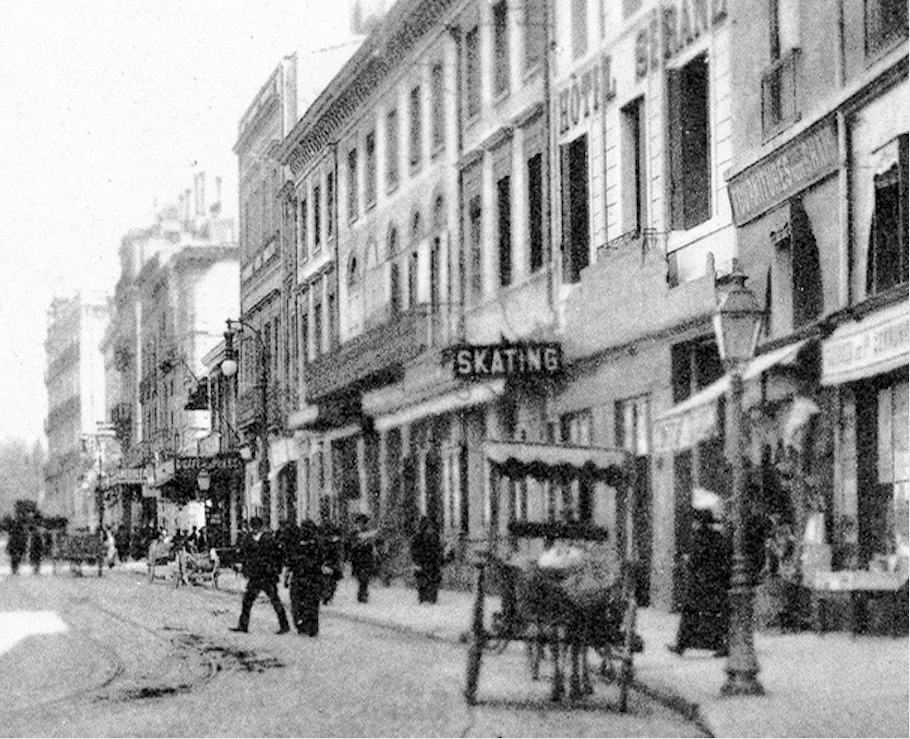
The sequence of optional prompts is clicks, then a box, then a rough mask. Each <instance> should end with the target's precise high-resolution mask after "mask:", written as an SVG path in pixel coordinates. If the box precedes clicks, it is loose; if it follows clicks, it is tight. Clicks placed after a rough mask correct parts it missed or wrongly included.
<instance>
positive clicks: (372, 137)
mask: <svg viewBox="0 0 910 739" xmlns="http://www.w3.org/2000/svg"><path fill="white" fill-rule="evenodd" d="M365 145H366V150H367V173H366V180H367V181H366V185H365V192H364V199H365V200H366V204H367V207H369V206H371V205H373V204H374V203H375V202H376V132H375V131H370V132H369V133H368V134H367V135H366V144H365Z"/></svg>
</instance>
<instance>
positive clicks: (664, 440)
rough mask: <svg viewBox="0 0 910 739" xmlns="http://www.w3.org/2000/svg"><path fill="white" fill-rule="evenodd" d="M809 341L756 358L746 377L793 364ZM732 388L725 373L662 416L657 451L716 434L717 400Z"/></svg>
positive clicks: (656, 422) (682, 446) (656, 432)
mask: <svg viewBox="0 0 910 739" xmlns="http://www.w3.org/2000/svg"><path fill="white" fill-rule="evenodd" d="M807 341H808V339H803V340H801V341H797V342H796V343H794V344H788V345H787V346H783V347H780V348H779V349H774V350H772V351H770V352H765V353H764V354H761V355H759V356H757V357H755V359H753V360H752V361H751V362H749V364H748V366H747V367H746V370H745V372H743V380H744V381H749V380H753V379H755V378H757V377H761V375H762V374H764V373H765V372H767V371H768V370H769V369H771V368H772V367H775V366H777V365H782V364H793V362H795V361H796V357H797V355H798V354H799V351H800V349H802V348H803V346H804V345H805V344H806V342H807ZM729 388H730V376H729V375H724V376H723V377H721V378H720V379H719V380H716V381H715V382H713V383H711V384H710V385H708V386H707V387H706V388H704V389H702V390H700V391H699V392H697V393H695V395H693V396H691V397H690V398H687V399H686V400H684V401H683V402H682V403H679V404H677V405H675V406H673V407H672V408H671V409H670V410H669V411H667V412H666V413H663V414H661V415H660V416H658V417H657V418H656V419H655V420H654V425H653V426H652V436H653V448H654V451H655V452H656V453H658V454H664V453H669V452H678V451H682V450H684V449H689V448H691V447H693V446H695V445H696V444H697V443H698V442H700V441H704V440H705V439H709V438H711V437H712V436H714V435H716V434H717V399H718V398H720V397H722V396H725V395H726V394H727V390H728V389H729Z"/></svg>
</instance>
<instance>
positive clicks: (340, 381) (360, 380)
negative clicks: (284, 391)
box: [303, 304, 442, 402]
mask: <svg viewBox="0 0 910 739" xmlns="http://www.w3.org/2000/svg"><path fill="white" fill-rule="evenodd" d="M440 329H441V321H440V320H439V316H438V314H436V313H434V312H433V311H432V309H431V307H430V306H429V305H428V304H423V305H417V306H415V307H413V308H410V309H409V310H407V311H405V312H403V313H401V314H399V315H398V316H396V317H395V318H392V319H390V320H389V321H387V322H386V323H383V324H381V325H379V326H376V327H375V328H372V329H369V330H368V331H366V332H365V333H362V334H360V335H359V336H355V337H354V338H353V339H350V340H349V341H347V342H345V343H344V344H342V345H341V346H340V347H338V348H337V349H335V350H334V351H331V352H329V353H328V354H324V355H322V356H320V357H318V358H317V359H316V360H314V361H313V362H310V363H309V364H308V365H306V367H305V368H304V372H303V377H304V381H305V383H306V395H307V399H308V400H309V401H310V402H314V401H316V400H318V399H320V398H325V397H326V396H329V395H333V394H335V393H339V392H341V391H342V390H346V389H352V388H366V387H370V386H373V385H376V384H379V383H380V382H382V381H383V379H384V378H389V377H394V376H395V375H397V374H398V373H400V372H401V370H402V366H403V365H404V363H405V362H408V361H410V360H412V359H414V358H415V357H417V356H419V355H420V354H421V353H422V352H424V351H425V350H427V349H429V348H431V347H433V346H441V344H442V336H441V331H440Z"/></svg>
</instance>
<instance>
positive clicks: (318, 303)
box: [313, 278, 325, 357]
mask: <svg viewBox="0 0 910 739" xmlns="http://www.w3.org/2000/svg"><path fill="white" fill-rule="evenodd" d="M322 308H323V305H322V279H321V278H316V279H315V280H314V281H313V356H314V357H318V356H320V355H321V354H322V353H323V351H324V348H325V335H324V333H323V330H322V326H323V313H322Z"/></svg>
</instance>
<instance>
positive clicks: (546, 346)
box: [452, 343, 563, 380]
mask: <svg viewBox="0 0 910 739" xmlns="http://www.w3.org/2000/svg"><path fill="white" fill-rule="evenodd" d="M452 353H453V355H454V364H453V366H454V375H455V378H456V379H459V380H465V379H483V380H486V379H489V378H491V377H521V376H540V375H555V374H558V373H559V372H561V371H562V369H563V361H562V346H561V345H560V344H555V343H527V344H477V345H471V346H456V347H454V348H453V349H452Z"/></svg>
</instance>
